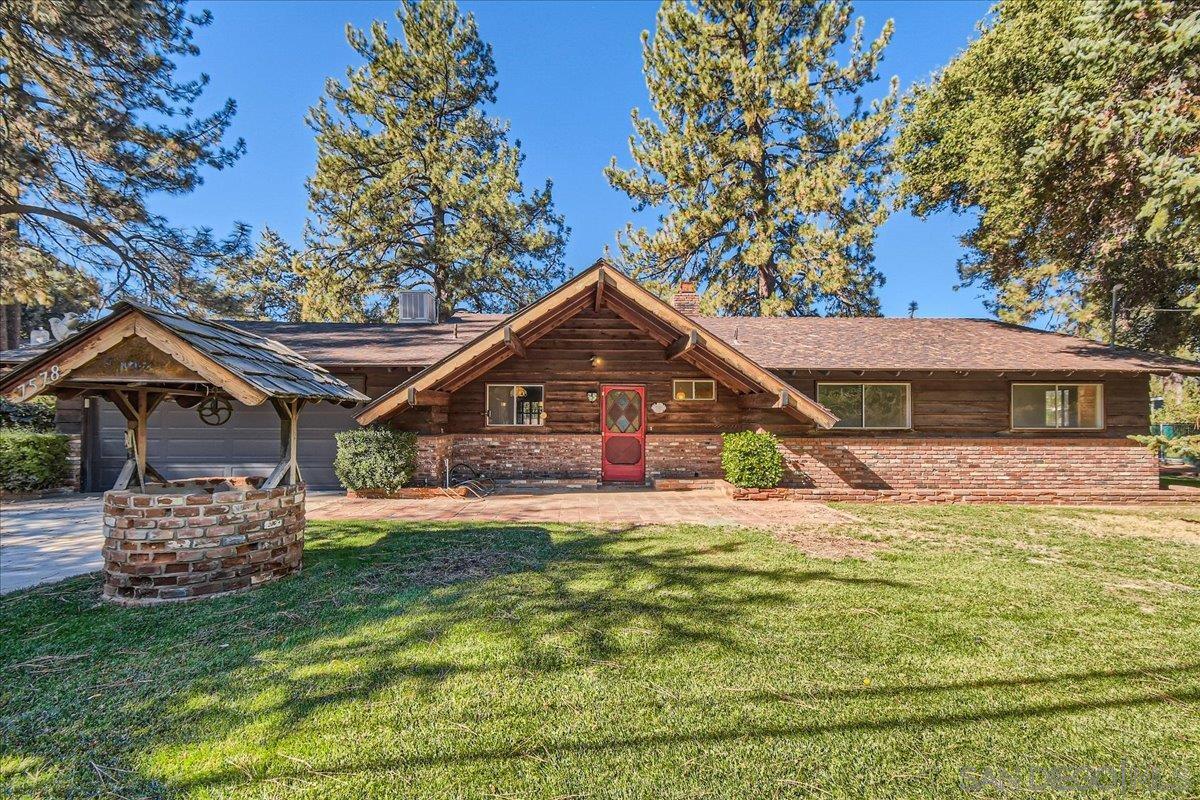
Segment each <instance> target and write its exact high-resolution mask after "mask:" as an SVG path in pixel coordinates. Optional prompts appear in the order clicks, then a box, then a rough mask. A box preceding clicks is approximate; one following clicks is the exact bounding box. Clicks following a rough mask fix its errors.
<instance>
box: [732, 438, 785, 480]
mask: <svg viewBox="0 0 1200 800" xmlns="http://www.w3.org/2000/svg"><path fill="white" fill-rule="evenodd" d="M721 438H722V439H723V440H724V448H723V449H722V450H721V467H722V468H724V470H725V480H727V481H729V482H730V483H732V484H733V485H734V486H739V487H741V488H743V489H773V488H775V487H776V486H778V485H779V482H780V481H781V480H783V456H782V455H781V454H780V452H779V440H778V439H776V438H775V435H774V434H772V433H756V432H754V431H743V432H741V433H725V434H722V435H721Z"/></svg>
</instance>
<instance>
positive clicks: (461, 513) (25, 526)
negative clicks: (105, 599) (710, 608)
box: [0, 488, 850, 594]
mask: <svg viewBox="0 0 1200 800" xmlns="http://www.w3.org/2000/svg"><path fill="white" fill-rule="evenodd" d="M100 498H101V495H99V494H87V495H63V496H61V497H50V498H43V499H39V500H22V501H17V502H6V503H4V504H3V506H2V507H0V594H2V593H5V592H11V591H14V590H16V589H22V588H25V587H28V586H34V585H36V584H39V583H48V582H53V581H58V580H62V579H63V578H68V577H70V576H72V575H80V574H83V573H85V572H91V571H93V570H98V569H100V568H101V567H102V566H103V561H102V559H101V556H100V548H101V547H102V546H103V542H104V537H103V534H102V532H101V499H100ZM307 505H308V518H309V520H313V521H316V520H349V519H371V520H396V521H397V522H400V521H409V522H411V521H421V520H428V521H440V522H450V521H454V522H472V521H473V522H563V523H589V524H596V525H601V526H610V525H611V526H617V525H668V524H678V523H682V524H697V525H724V526H739V527H746V528H760V529H766V530H784V529H789V528H792V527H795V526H798V525H810V526H811V525H823V524H836V523H838V522H842V521H845V520H846V519H848V518H850V517H849V515H847V514H844V513H843V512H840V511H836V510H834V509H831V508H829V507H828V506H824V505H821V504H819V503H799V502H789V503H751V502H734V501H733V500H730V499H729V498H728V497H726V496H725V495H724V494H722V493H721V492H719V491H715V490H697V491H689V492H656V491H652V490H649V489H630V488H604V489H599V490H582V491H580V490H560V489H518V488H508V489H505V490H503V491H501V492H498V493H497V494H493V495H490V496H488V497H483V498H472V499H462V498H451V497H435V498H429V499H419V500H418V499H414V500H358V499H354V500H352V499H349V498H347V497H346V496H345V495H344V494H343V493H341V492H310V493H309V496H308V503H307Z"/></svg>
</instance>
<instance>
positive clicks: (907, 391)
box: [815, 381, 912, 431]
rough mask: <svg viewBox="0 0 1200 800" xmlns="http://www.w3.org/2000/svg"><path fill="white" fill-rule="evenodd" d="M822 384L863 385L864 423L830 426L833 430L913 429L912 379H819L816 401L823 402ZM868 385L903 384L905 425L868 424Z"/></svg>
mask: <svg viewBox="0 0 1200 800" xmlns="http://www.w3.org/2000/svg"><path fill="white" fill-rule="evenodd" d="M822 386H862V387H864V388H863V399H862V405H863V408H862V418H863V424H862V425H856V426H854V427H848V426H847V427H841V428H830V429H829V430H831V431H835V430H836V431H908V430H912V382H911V381H817V392H816V395H817V396H816V398H815V399H816V401H817V402H818V403H819V402H821V387H822ZM867 386H903V387H904V424H903V425H868V424H867V390H866V387H867Z"/></svg>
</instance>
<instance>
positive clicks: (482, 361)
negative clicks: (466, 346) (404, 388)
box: [437, 347, 512, 394]
mask: <svg viewBox="0 0 1200 800" xmlns="http://www.w3.org/2000/svg"><path fill="white" fill-rule="evenodd" d="M510 358H512V351H511V350H509V349H508V348H507V347H501V348H500V349H498V350H493V351H492V352H490V353H488V354H486V355H482V356H481V357H480V358H478V359H476V360H475V362H474V363H473V364H472V365H471V366H470V367H469V368H467V369H462V370H459V371H458V372H456V373H455V374H453V375H451V376H449V377H447V378H446V379H444V380H442V381H440V382H439V383H438V384H437V385H438V387H439V390H440V391H443V392H446V393H447V394H449V393H451V392H457V391H458V390H459V389H461V388H462V387H464V386H466V385H467V384H468V383H470V382H471V381H473V380H475V379H476V378H478V377H480V376H482V375H485V374H487V373H488V372H490V371H491V370H493V369H495V368H496V367H498V366H500V365H501V364H503V363H504V362H505V361H507V360H508V359H510Z"/></svg>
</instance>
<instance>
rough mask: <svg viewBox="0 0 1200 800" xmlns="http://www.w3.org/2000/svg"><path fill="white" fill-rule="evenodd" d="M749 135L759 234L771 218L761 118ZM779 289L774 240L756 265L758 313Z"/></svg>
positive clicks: (761, 313) (765, 145)
mask: <svg viewBox="0 0 1200 800" xmlns="http://www.w3.org/2000/svg"><path fill="white" fill-rule="evenodd" d="M750 135H751V136H752V137H753V142H754V144H755V148H754V182H755V184H757V186H756V188H757V189H758V203H757V205H758V208H757V209H756V211H755V213H756V215H757V217H758V219H757V220H755V223H756V224H755V228H756V233H757V234H758V235H759V236H762V235H763V229H764V226H766V227H769V220H770V219H771V179H770V177H769V176H768V175H767V141H766V127H765V126H764V125H763V123H762V120H757V119H756V120H755V121H754V122H753V123H751V125H750ZM778 289H779V269H778V267H777V266H776V264H775V247H774V242H772V243H771V248H770V252H769V255H768V256H767V260H766V261H765V262H764V263H762V264H760V265H759V266H758V314H759V316H764V315H765V313H766V311H765V308H764V307H765V305H766V302H767V300H768V298H770V297H771V296H772V295H774V294H775V292H776V291H778Z"/></svg>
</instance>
